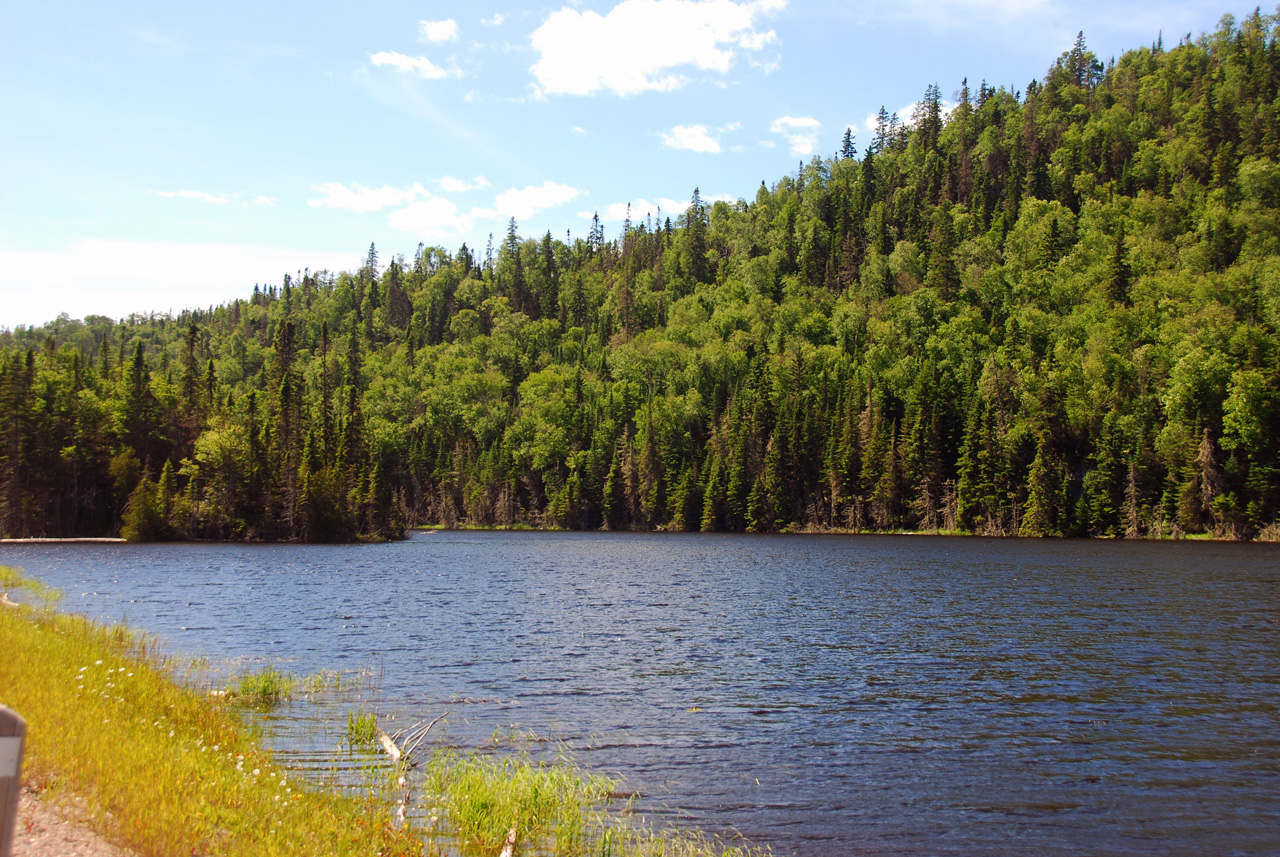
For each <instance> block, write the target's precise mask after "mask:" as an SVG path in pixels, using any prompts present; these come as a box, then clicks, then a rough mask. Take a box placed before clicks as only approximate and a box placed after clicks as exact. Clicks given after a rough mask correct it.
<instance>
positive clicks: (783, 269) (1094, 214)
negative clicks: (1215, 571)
mask: <svg viewBox="0 0 1280 857" xmlns="http://www.w3.org/2000/svg"><path fill="white" fill-rule="evenodd" d="M1277 27H1278V22H1277V19H1275V18H1273V17H1271V16H1265V15H1261V14H1259V13H1257V12H1255V13H1254V14H1253V15H1251V16H1249V17H1248V18H1246V19H1244V20H1242V21H1239V22H1237V21H1236V20H1234V19H1233V18H1231V17H1230V16H1227V17H1225V18H1224V19H1223V20H1222V23H1221V24H1220V26H1219V28H1218V29H1217V30H1216V31H1215V32H1214V33H1212V34H1206V35H1202V36H1201V37H1199V38H1196V39H1192V38H1191V37H1190V36H1189V35H1188V36H1187V37H1185V38H1183V39H1182V40H1180V41H1179V43H1178V45H1177V46H1176V47H1171V48H1166V47H1165V45H1164V44H1163V40H1159V41H1157V42H1156V43H1153V44H1152V45H1151V46H1150V47H1143V48H1139V49H1136V50H1132V51H1129V52H1127V53H1125V54H1124V55H1123V56H1122V57H1121V58H1120V59H1119V60H1113V61H1111V62H1108V63H1106V64H1105V65H1104V64H1103V63H1102V62H1100V61H1099V60H1098V58H1097V57H1095V56H1094V55H1093V54H1092V53H1091V52H1090V51H1089V50H1088V48H1087V46H1086V44H1085V41H1084V38H1083V36H1081V37H1080V38H1078V39H1077V41H1076V43H1075V45H1074V46H1073V47H1072V48H1071V49H1070V50H1069V51H1067V52H1065V53H1063V54H1062V55H1061V56H1060V57H1059V58H1058V59H1057V60H1056V61H1055V62H1054V63H1053V64H1052V65H1051V67H1050V68H1049V69H1048V71H1047V73H1046V74H1045V76H1044V77H1043V79H1041V80H1035V81H1032V82H1031V83H1030V84H1029V85H1028V86H1027V88H1026V91H1025V93H1022V92H1016V91H1009V90H1006V89H1004V88H996V87H991V86H988V85H987V84H986V83H985V82H984V83H981V84H979V86H978V87H977V89H976V90H973V89H971V87H970V86H969V84H968V82H967V81H965V82H963V83H962V84H961V86H960V88H959V90H958V91H957V92H956V94H955V96H954V101H955V103H954V106H952V107H951V108H950V109H949V110H948V109H945V107H946V103H945V102H944V100H943V98H942V97H941V94H940V91H939V88H938V87H937V86H930V87H929V88H928V89H927V91H926V93H925V95H924V97H923V98H922V100H921V101H920V102H919V105H918V107H917V108H916V111H915V113H914V115H913V116H912V117H909V118H907V119H905V120H903V119H900V118H899V117H896V116H891V115H888V114H886V112H885V111H883V110H882V111H881V113H880V118H879V122H878V127H877V130H876V131H875V133H874V134H872V135H871V139H870V140H868V141H866V144H865V146H864V147H863V151H861V152H859V146H858V141H857V138H856V135H855V134H854V133H853V132H852V130H850V131H848V132H846V134H845V137H844V140H843V141H842V144H841V147H840V151H839V152H838V153H837V154H835V155H833V156H832V157H830V158H820V157H815V158H813V159H812V160H810V161H809V162H808V163H802V164H801V165H800V166H799V168H798V169H797V170H796V172H795V173H793V174H791V175H787V176H783V177H782V178H780V179H779V180H778V181H776V182H775V183H773V184H772V185H767V184H765V183H763V182H762V183H761V185H760V188H759V189H758V190H757V191H756V193H755V194H754V196H753V197H751V198H750V199H747V198H743V199H740V200H739V201H738V202H737V203H734V204H730V203H726V202H720V201H717V202H715V203H714V204H707V203H706V202H705V201H704V200H702V199H701V198H700V196H699V194H698V193H697V191H695V192H694V194H693V200H692V204H691V205H690V206H689V208H688V209H687V210H686V211H684V212H679V213H674V214H675V216H674V217H671V216H667V217H661V218H651V217H646V218H644V219H643V220H635V221H633V220H631V219H628V220H627V222H626V223H625V224H624V225H623V228H622V229H621V232H620V234H618V235H617V236H615V237H612V238H609V237H607V236H606V234H605V229H604V227H603V226H602V224H601V223H600V222H599V221H598V220H596V221H594V222H593V223H592V224H591V226H590V228H589V229H588V230H587V234H586V235H585V236H581V237H577V238H572V237H570V236H568V235H566V237H565V239H564V240H561V239H559V238H556V237H554V236H552V235H551V234H550V233H547V234H545V235H543V236H541V237H540V238H531V237H522V236H521V235H520V234H519V231H518V227H517V224H516V223H515V221H514V220H513V221H511V223H510V224H509V227H508V230H507V234H506V236H505V238H503V239H502V240H500V241H499V242H498V244H497V246H496V247H495V246H494V244H493V241H492V239H491V240H490V243H489V246H488V247H487V248H486V249H485V251H484V253H483V254H482V255H481V254H477V253H476V252H475V251H474V250H473V249H471V248H468V247H467V246H466V245H465V244H464V245H463V246H462V247H461V248H460V249H458V250H457V251H456V252H453V253H451V252H448V251H446V250H445V249H443V248H440V247H426V246H419V248H418V250H417V252H416V253H414V254H413V257H412V258H411V259H409V258H405V257H395V258H392V259H390V260H389V261H388V262H387V263H386V264H383V262H382V260H381V259H380V258H379V256H378V254H377V251H376V248H374V247H372V246H371V247H370V248H369V252H368V255H367V257H366V258H365V260H364V262H363V264H362V265H361V266H360V267H358V268H357V269H356V270H353V271H347V272H340V273H334V272H327V271H324V272H318V273H312V272H309V271H307V272H300V273H298V274H295V275H289V276H285V277H284V278H283V282H282V283H281V284H280V285H279V286H269V287H266V288H259V287H255V289H254V292H253V294H252V296H250V297H248V298H247V299H241V300H236V301H232V302H229V303H227V304H224V305H221V306H217V307H211V308H208V309H203V310H192V311H188V312H184V313H182V314H180V315H177V316H169V315H148V316H138V315H135V316H131V317H129V318H126V319H122V320H119V321H116V320H113V319H109V318H105V317H100V316H89V317H87V318H85V319H83V320H73V319H71V318H69V317H68V316H66V315H64V316H60V317H59V318H58V319H56V320H54V321H52V322H50V323H48V324H45V325H42V326H38V327H19V328H16V329H14V330H12V331H4V332H0V532H2V533H3V535H4V536H8V537H15V536H73V535H105V534H113V533H123V534H124V535H125V536H126V537H128V538H133V539H168V538H220V539H299V540H307V541H335V540H338V541H340V540H350V539H356V538H396V537H400V536H402V535H403V534H404V533H405V531H406V528H408V527H410V526H414V525H427V524H439V525H444V526H464V525H468V526H521V525H524V526H535V527H565V528H574V529H579V528H581V529H597V528H608V529H672V530H702V531H719V530H728V531H759V532H774V531H788V530H789V531H796V530H827V529H851V530H880V531H890V530H895V531H896V530H902V529H915V530H945V531H966V532H973V533H983V534H992V535H1023V536H1055V535H1063V536H1085V535H1095V536H1115V537H1143V536H1151V535H1159V536H1169V535H1179V534H1191V533H1210V534H1215V535H1218V536H1221V537H1234V538H1255V537H1262V538H1275V537H1276V536H1277V526H1276V512H1277V504H1278V503H1280V460H1278V458H1277V456H1278V455H1280V441H1278V437H1280V431H1277V429H1278V427H1280V404H1278V403H1280V369H1278V364H1277V349H1278V348H1280V338H1278V337H1277V330H1278V328H1280V114H1278V112H1277V111H1278V109H1280V101H1277V96H1278V95H1280V48H1278V46H1277V35H1278V29H1277ZM181 278H182V273H181V271H175V272H174V280H175V282H177V283H180V282H181Z"/></svg>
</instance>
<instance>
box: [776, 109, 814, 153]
mask: <svg viewBox="0 0 1280 857" xmlns="http://www.w3.org/2000/svg"><path fill="white" fill-rule="evenodd" d="M821 127H822V123H821V122H819V121H818V120H817V119H814V118H813V117H812V116H783V117H782V118H780V119H774V120H773V122H772V124H770V125H769V130H770V131H772V132H773V133H775V134H781V135H782V136H783V137H786V138H787V143H788V144H789V145H790V146H791V154H793V155H812V154H813V152H814V150H815V149H816V148H817V147H818V129H819V128H821Z"/></svg>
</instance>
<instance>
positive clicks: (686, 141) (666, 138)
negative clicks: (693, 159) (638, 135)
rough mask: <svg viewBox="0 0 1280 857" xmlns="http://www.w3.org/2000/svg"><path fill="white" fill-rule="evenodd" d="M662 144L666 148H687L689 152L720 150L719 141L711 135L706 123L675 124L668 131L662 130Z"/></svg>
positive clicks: (713, 151)
mask: <svg viewBox="0 0 1280 857" xmlns="http://www.w3.org/2000/svg"><path fill="white" fill-rule="evenodd" d="M662 145H664V146H666V147H667V148H668V149H688V150H689V151H690V152H707V153H715V152H719V151H720V141H719V140H717V139H716V138H715V137H712V136H711V130H710V129H709V128H707V126H706V125H677V126H675V127H674V128H672V129H671V130H670V131H663V132H662Z"/></svg>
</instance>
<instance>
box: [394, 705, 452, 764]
mask: <svg viewBox="0 0 1280 857" xmlns="http://www.w3.org/2000/svg"><path fill="white" fill-rule="evenodd" d="M448 716H449V712H447V711H446V712H445V713H444V714H441V715H440V716H439V717H437V718H436V719H435V720H432V721H431V722H430V723H427V721H425V720H420V721H419V722H418V723H417V724H416V725H414V726H411V727H409V729H408V730H404V731H403V732H404V734H403V736H402V737H400V743H401V745H402V746H403V747H404V756H405V758H406V759H407V758H408V757H409V756H412V755H413V752H414V751H415V750H417V749H418V747H419V746H421V745H422V742H423V741H424V740H425V739H426V737H427V733H428V732H430V731H431V727H432V726H435V725H436V724H437V723H439V722H440V721H441V720H444V719H445V718H446V717H448ZM423 723H427V725H426V726H425V727H424V726H423V725H422V724H423ZM396 736H401V732H396ZM414 764H416V763H414Z"/></svg>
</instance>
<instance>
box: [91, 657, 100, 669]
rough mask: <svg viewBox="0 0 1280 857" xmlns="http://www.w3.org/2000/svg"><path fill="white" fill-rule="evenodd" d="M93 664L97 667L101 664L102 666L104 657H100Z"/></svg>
mask: <svg viewBox="0 0 1280 857" xmlns="http://www.w3.org/2000/svg"><path fill="white" fill-rule="evenodd" d="M93 665H94V666H95V667H100V666H102V659H101V658H99V659H98V660H96V661H94V662H93Z"/></svg>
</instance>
